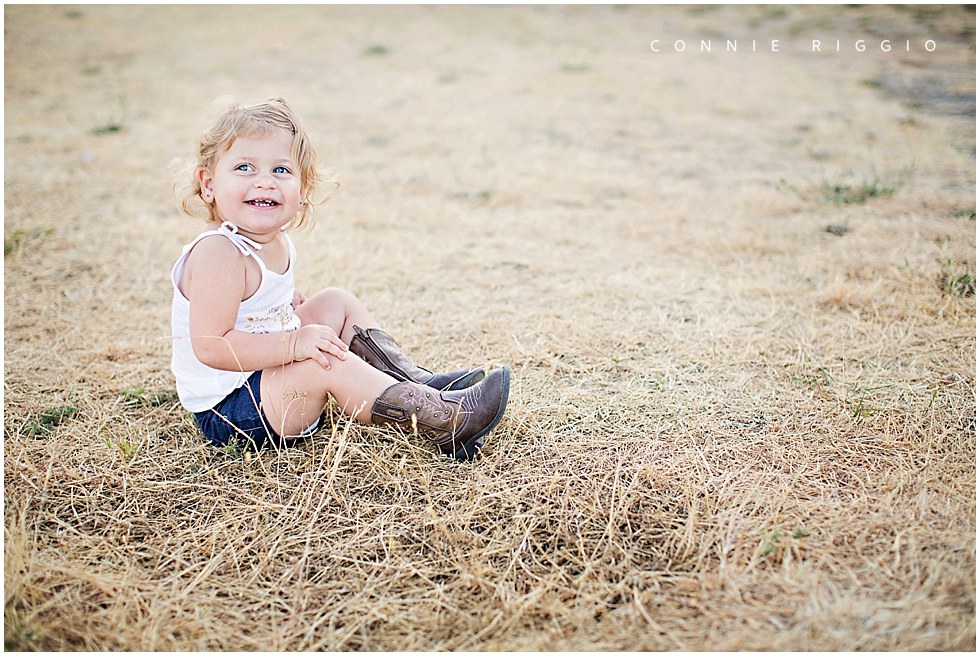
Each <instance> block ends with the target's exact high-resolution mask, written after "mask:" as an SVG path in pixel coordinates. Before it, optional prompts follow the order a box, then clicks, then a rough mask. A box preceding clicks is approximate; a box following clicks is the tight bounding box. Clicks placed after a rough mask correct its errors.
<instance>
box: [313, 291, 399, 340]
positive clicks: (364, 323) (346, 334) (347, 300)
mask: <svg viewBox="0 0 980 656" xmlns="http://www.w3.org/2000/svg"><path fill="white" fill-rule="evenodd" d="M296 315H297V316H298V317H299V319H300V321H301V322H302V323H303V325H304V326H305V325H306V324H309V323H319V324H323V325H325V326H330V327H331V328H333V329H334V330H336V331H337V335H339V336H340V338H341V339H342V340H344V342H345V343H346V344H348V345H349V344H350V342H351V340H352V339H353V338H354V325H355V324H356V325H358V326H360V327H361V328H365V329H367V328H380V327H381V326H380V325H378V322H377V321H375V320H374V317H372V316H371V313H370V312H368V309H367V307H365V305H364V303H362V302H361V301H360V299H358V298H357V297H356V296H354V295H353V294H351V293H350V292H347V291H344V290H343V289H338V288H336V287H330V288H329V289H324V290H322V291H320V292H317V293H316V294H314V295H313V297H312V298H310V299H308V300H307V301H306V302H305V303H303V304H302V305H300V306H299V308H298V309H297V310H296Z"/></svg>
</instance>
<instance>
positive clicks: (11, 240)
mask: <svg viewBox="0 0 980 656" xmlns="http://www.w3.org/2000/svg"><path fill="white" fill-rule="evenodd" d="M53 234H54V229H53V228H33V229H31V230H22V229H20V228H17V229H16V230H14V231H13V232H12V233H11V234H9V235H4V238H3V254H4V255H10V254H11V253H14V252H16V251H17V250H19V249H20V247H21V246H23V245H24V244H25V243H27V242H28V241H32V240H34V239H41V238H42V237H50V236H51V235H53Z"/></svg>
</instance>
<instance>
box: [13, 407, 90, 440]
mask: <svg viewBox="0 0 980 656" xmlns="http://www.w3.org/2000/svg"><path fill="white" fill-rule="evenodd" d="M77 414H78V408H77V407H75V406H73V405H61V406H55V407H53V408H48V409H47V410H44V411H42V412H41V413H40V414H39V415H38V416H37V418H36V419H34V420H33V421H31V422H29V423H28V424H27V425H26V426H25V427H24V432H25V433H27V435H29V436H30V437H38V436H41V435H51V434H52V433H54V429H55V428H57V427H58V426H60V425H61V424H63V423H65V422H66V421H68V420H69V419H71V418H73V417H75V416H76V415H77Z"/></svg>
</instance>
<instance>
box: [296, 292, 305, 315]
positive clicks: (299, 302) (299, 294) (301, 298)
mask: <svg viewBox="0 0 980 656" xmlns="http://www.w3.org/2000/svg"><path fill="white" fill-rule="evenodd" d="M303 303H306V297H305V296H303V292H301V291H299V290H298V289H297V290H293V309H294V310H295V309H296V308H298V307H299V306H300V305H302V304H303Z"/></svg>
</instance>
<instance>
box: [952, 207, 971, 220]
mask: <svg viewBox="0 0 980 656" xmlns="http://www.w3.org/2000/svg"><path fill="white" fill-rule="evenodd" d="M953 216H954V217H955V218H957V219H970V220H971V221H976V220H977V208H975V207H974V208H973V209H969V208H968V209H964V210H957V211H956V212H953Z"/></svg>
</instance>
